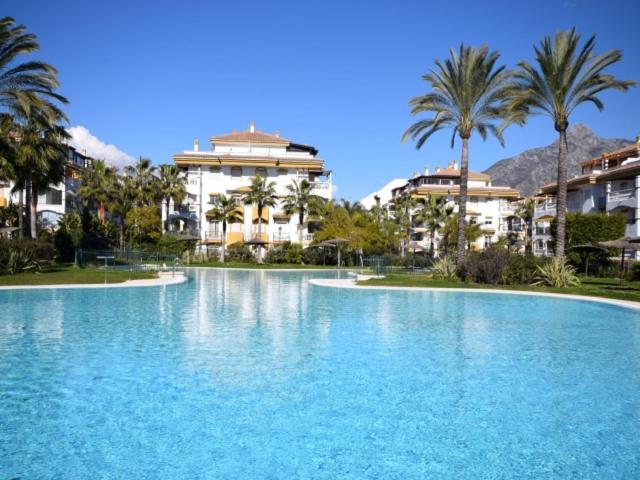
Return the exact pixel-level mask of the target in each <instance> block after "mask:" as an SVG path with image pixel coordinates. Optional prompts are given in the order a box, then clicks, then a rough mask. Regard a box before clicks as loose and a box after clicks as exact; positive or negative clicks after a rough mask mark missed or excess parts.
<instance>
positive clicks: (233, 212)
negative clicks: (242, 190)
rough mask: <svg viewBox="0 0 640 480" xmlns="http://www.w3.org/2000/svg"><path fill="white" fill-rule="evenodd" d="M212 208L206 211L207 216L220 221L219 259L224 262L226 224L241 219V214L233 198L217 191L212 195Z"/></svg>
mask: <svg viewBox="0 0 640 480" xmlns="http://www.w3.org/2000/svg"><path fill="white" fill-rule="evenodd" d="M212 205H213V208H212V209H211V210H209V211H208V212H207V216H208V217H209V218H211V219H212V220H215V221H216V222H221V223H222V249H221V252H220V261H221V262H222V263H224V257H225V251H226V249H227V225H228V224H230V223H238V222H241V221H242V216H241V214H240V212H239V211H238V204H237V203H236V201H235V199H234V198H231V197H227V196H226V195H224V194H222V193H219V194H218V195H216V196H215V197H213V202H212Z"/></svg>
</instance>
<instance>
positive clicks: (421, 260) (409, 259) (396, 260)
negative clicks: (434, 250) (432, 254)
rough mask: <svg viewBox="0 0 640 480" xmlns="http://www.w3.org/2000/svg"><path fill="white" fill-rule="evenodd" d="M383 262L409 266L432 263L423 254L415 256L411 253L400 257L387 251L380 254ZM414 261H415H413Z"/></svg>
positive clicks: (426, 265) (389, 264)
mask: <svg viewBox="0 0 640 480" xmlns="http://www.w3.org/2000/svg"><path fill="white" fill-rule="evenodd" d="M382 259H383V261H384V264H385V265H387V266H393V267H406V268H411V267H412V266H414V265H415V267H416V268H427V267H430V266H431V264H432V263H433V262H432V261H431V258H429V257H426V256H424V255H416V256H415V258H414V256H413V254H412V253H409V254H407V255H406V256H404V257H402V256H400V255H395V254H393V253H387V254H385V255H383V256H382ZM414 261H415V263H414Z"/></svg>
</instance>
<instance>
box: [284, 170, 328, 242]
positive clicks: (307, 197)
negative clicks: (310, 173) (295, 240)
mask: <svg viewBox="0 0 640 480" xmlns="http://www.w3.org/2000/svg"><path fill="white" fill-rule="evenodd" d="M287 190H288V192H289V193H288V194H287V196H286V197H284V201H283V204H282V208H283V209H284V211H285V213H286V214H287V215H293V214H296V213H297V214H298V229H299V235H300V243H302V234H303V231H304V221H305V218H306V216H307V214H309V215H318V214H319V212H320V207H321V204H322V198H321V197H319V196H318V195H314V194H313V193H311V192H312V191H313V186H312V185H311V184H310V183H309V182H308V181H307V180H301V181H300V182H296V181H295V180H294V181H293V182H292V183H291V184H290V185H287Z"/></svg>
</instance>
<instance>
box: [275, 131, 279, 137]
mask: <svg viewBox="0 0 640 480" xmlns="http://www.w3.org/2000/svg"><path fill="white" fill-rule="evenodd" d="M275 135H276V137H278V138H280V130H276V134H275Z"/></svg>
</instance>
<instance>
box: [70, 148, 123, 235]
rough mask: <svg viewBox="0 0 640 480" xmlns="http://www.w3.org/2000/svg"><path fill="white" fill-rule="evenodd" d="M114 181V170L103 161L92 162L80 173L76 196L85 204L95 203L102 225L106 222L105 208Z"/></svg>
mask: <svg viewBox="0 0 640 480" xmlns="http://www.w3.org/2000/svg"><path fill="white" fill-rule="evenodd" d="M115 181H116V170H115V169H114V168H113V167H110V166H108V165H107V164H106V163H105V162H104V161H103V160H94V161H93V164H92V165H91V166H90V167H88V168H85V169H84V171H83V172H82V180H81V185H80V188H79V189H78V195H80V198H82V199H83V200H84V202H85V204H87V203H89V202H95V204H96V205H97V207H98V218H99V219H100V222H101V223H102V224H104V223H105V221H106V215H105V213H106V208H107V202H108V201H109V194H110V193H111V192H112V191H113V188H112V184H113V183H114V182H115Z"/></svg>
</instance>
